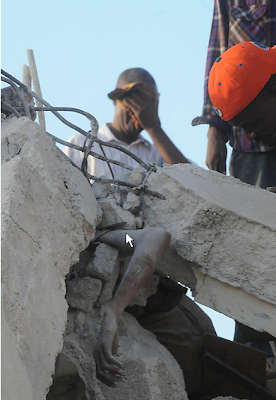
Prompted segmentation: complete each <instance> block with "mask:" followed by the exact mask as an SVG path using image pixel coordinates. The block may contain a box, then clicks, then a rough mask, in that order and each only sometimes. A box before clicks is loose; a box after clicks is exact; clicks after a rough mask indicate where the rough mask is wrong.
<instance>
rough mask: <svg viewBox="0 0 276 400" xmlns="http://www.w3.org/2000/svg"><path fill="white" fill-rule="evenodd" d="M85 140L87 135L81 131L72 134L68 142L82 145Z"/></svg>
mask: <svg viewBox="0 0 276 400" xmlns="http://www.w3.org/2000/svg"><path fill="white" fill-rule="evenodd" d="M84 140H85V136H84V135H82V134H81V133H76V134H75V135H73V136H71V137H70V138H69V139H68V140H67V142H69V143H73V144H76V145H78V146H82V145H83V143H84Z"/></svg>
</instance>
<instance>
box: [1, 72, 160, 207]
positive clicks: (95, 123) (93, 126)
mask: <svg viewBox="0 0 276 400" xmlns="http://www.w3.org/2000/svg"><path fill="white" fill-rule="evenodd" d="M1 73H2V74H3V75H4V76H6V77H7V78H8V80H11V81H13V82H15V83H16V84H17V85H18V86H20V87H21V88H22V89H23V90H24V91H25V92H26V93H28V94H29V95H31V96H32V97H35V98H36V99H37V100H38V101H40V102H41V103H42V104H43V105H44V106H45V107H30V106H29V105H28V111H29V113H30V109H33V110H35V111H51V112H52V113H53V114H54V115H55V116H56V117H57V118H58V119H59V120H61V121H62V122H63V123H64V124H65V125H67V126H69V127H70V128H72V129H74V130H76V131H77V132H79V133H81V134H82V135H84V136H85V137H86V138H88V139H91V141H92V144H91V147H92V145H93V141H95V142H97V143H98V144H99V146H100V148H101V150H102V151H103V154H104V157H102V156H100V155H98V154H97V157H98V158H100V159H104V161H106V162H107V163H108V165H109V169H110V171H111V174H112V176H113V178H114V175H113V172H112V169H111V167H110V164H109V162H110V163H113V164H116V165H120V166H122V167H123V168H126V169H129V170H132V169H133V168H132V167H130V166H126V165H125V164H123V163H120V162H118V161H115V160H111V159H108V158H107V157H106V155H105V152H104V150H103V148H102V146H106V147H112V148H115V149H117V150H119V151H121V152H123V153H125V154H127V155H128V156H130V157H131V158H133V159H134V160H135V161H136V162H137V163H138V164H140V165H141V166H142V167H143V168H144V169H145V170H146V171H148V172H150V173H151V172H152V171H153V167H152V166H150V165H148V164H146V163H144V162H143V161H142V160H141V159H140V158H139V157H137V156H136V155H135V154H133V153H131V152H130V151H128V150H127V149H125V148H124V147H121V146H119V145H115V144H113V143H112V144H111V143H108V142H104V141H102V140H100V139H98V138H97V137H96V134H97V132H98V128H99V125H98V121H97V120H96V118H95V117H93V115H91V114H89V113H88V112H85V111H82V110H79V109H76V108H72V107H52V106H51V105H50V104H49V103H48V102H46V101H45V100H44V99H42V98H41V97H40V96H38V95H37V94H36V93H35V92H33V91H32V90H31V89H29V88H28V87H27V86H26V85H24V84H23V83H22V82H20V81H19V80H18V79H16V78H14V77H13V76H12V75H10V74H9V73H7V72H6V71H4V70H2V69H1ZM8 83H10V84H11V82H8ZM18 89H19V88H17V90H18ZM24 100H25V98H24ZM23 104H24V107H14V108H13V107H12V108H13V109H14V110H15V111H16V110H18V109H24V110H25V106H26V104H25V102H24V101H23ZM57 111H73V112H77V113H80V114H82V115H84V116H85V117H87V118H88V119H89V120H90V123H91V131H92V135H91V133H90V132H86V131H84V130H83V129H81V128H80V127H78V126H76V125H74V124H72V123H71V122H69V121H67V120H66V119H65V118H64V117H63V116H62V115H60V114H59V113H58V112H57ZM11 112H13V114H15V113H14V111H12V110H11ZM49 136H52V137H53V139H54V140H55V141H57V142H59V143H62V144H64V145H65V146H68V147H73V148H75V147H74V145H72V144H71V143H68V142H65V141H62V140H61V139H59V138H56V137H55V136H53V135H51V134H49ZM88 146H90V144H89V145H88ZM91 147H90V150H88V151H87V146H85V147H82V148H80V149H81V151H83V152H86V154H87V157H88V155H90V154H91V155H93V156H94V157H96V153H93V152H92V151H91ZM80 149H78V150H80ZM63 154H64V153H63ZM67 158H68V160H69V161H70V163H71V164H72V165H74V166H75V167H76V168H78V169H79V170H81V169H80V168H79V167H78V166H77V165H76V164H75V163H74V162H73V161H72V160H71V159H70V158H69V157H67ZM86 163H87V162H86ZM86 166H87V164H86ZM84 168H85V164H84ZM82 172H84V171H82ZM85 172H86V173H85V175H86V177H87V179H92V180H94V181H101V182H108V183H114V184H118V185H121V186H128V187H131V188H134V189H135V188H136V189H139V190H142V191H143V192H145V193H147V194H150V195H152V196H155V197H159V198H161V199H165V197H164V196H163V195H161V194H160V193H157V192H154V191H152V190H150V189H147V188H146V187H145V182H143V183H142V185H140V186H139V187H137V186H136V185H134V184H131V183H128V182H124V181H121V180H118V179H109V178H99V177H97V176H94V175H91V174H89V173H88V172H87V169H86V171H85Z"/></svg>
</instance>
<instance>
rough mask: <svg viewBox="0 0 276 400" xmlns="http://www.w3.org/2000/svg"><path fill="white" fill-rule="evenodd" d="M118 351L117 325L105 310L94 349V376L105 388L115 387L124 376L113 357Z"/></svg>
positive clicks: (111, 313) (108, 311)
mask: <svg viewBox="0 0 276 400" xmlns="http://www.w3.org/2000/svg"><path fill="white" fill-rule="evenodd" d="M117 351H118V324H117V321H116V318H115V315H114V313H113V312H112V311H111V310H109V309H106V311H105V313H104V317H103V320H102V325H101V330H100V335H99V338H98V341H97V343H96V346H95V348H94V358H95V362H96V376H97V378H98V379H99V380H100V381H101V382H103V383H105V384H106V385H107V386H112V387H115V386H116V383H117V382H120V381H121V380H122V376H123V375H124V372H123V369H122V364H121V363H120V362H119V361H118V360H116V358H115V357H114V356H113V355H114V354H115V355H116V354H117Z"/></svg>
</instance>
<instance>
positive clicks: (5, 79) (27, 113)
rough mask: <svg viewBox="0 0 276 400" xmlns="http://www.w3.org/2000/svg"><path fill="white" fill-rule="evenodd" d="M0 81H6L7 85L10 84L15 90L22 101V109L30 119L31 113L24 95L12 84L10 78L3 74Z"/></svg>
mask: <svg viewBox="0 0 276 400" xmlns="http://www.w3.org/2000/svg"><path fill="white" fill-rule="evenodd" d="M1 81H3V82H5V83H8V84H9V85H11V87H12V88H13V89H14V90H15V92H16V93H17V94H18V96H19V98H20V100H21V101H22V104H23V106H24V111H25V113H26V116H27V117H28V118H30V119H32V117H31V113H30V110H29V106H28V104H27V102H26V99H25V97H24V95H23V94H22V91H21V90H20V89H19V88H18V87H17V86H16V85H15V84H14V82H13V81H12V80H10V79H7V78H4V77H3V76H1Z"/></svg>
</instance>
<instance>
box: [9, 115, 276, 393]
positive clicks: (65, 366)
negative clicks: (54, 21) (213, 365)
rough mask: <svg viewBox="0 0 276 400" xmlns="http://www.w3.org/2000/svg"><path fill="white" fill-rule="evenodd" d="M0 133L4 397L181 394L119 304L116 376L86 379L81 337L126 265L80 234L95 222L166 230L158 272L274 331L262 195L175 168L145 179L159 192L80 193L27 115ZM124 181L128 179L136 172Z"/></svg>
mask: <svg viewBox="0 0 276 400" xmlns="http://www.w3.org/2000/svg"><path fill="white" fill-rule="evenodd" d="M2 135H3V139H2V162H3V167H2V218H3V219H2V221H3V222H2V238H3V244H2V261H3V273H2V280H3V292H2V293H3V302H2V305H3V310H4V311H3V317H4V327H3V329H4V330H3V331H4V340H5V341H6V343H7V344H5V346H4V350H5V351H4V354H3V356H4V360H5V361H4V363H3V365H4V368H3V374H4V379H3V382H4V388H3V393H4V394H5V398H6V399H14V398H16V399H22V400H23V399H24V400H25V399H26V398H28V399H33V400H40V399H41V400H42V399H43V400H45V398H46V394H47V391H48V390H49V394H48V395H47V400H54V399H55V400H56V399H59V400H63V399H65V398H66V400H71V399H72V400H73V399H77V400H92V399H97V400H103V399H112V400H114V399H115V400H116V399H120V400H121V399H128V398H132V399H138V398H144V399H149V400H151V399H154V400H157V399H158V400H160V399H161V400H162V399H168V398H173V399H176V400H177V399H181V400H182V399H183V400H185V399H187V395H186V393H185V389H184V388H185V383H184V380H183V376H182V372H181V370H180V368H179V366H178V364H177V362H176V360H175V359H174V358H173V357H172V355H171V354H170V353H169V352H168V351H167V350H166V349H165V348H164V347H163V346H162V345H161V344H160V343H159V342H157V341H156V339H155V337H154V335H153V334H151V333H149V332H148V331H145V330H144V329H143V328H141V327H140V325H139V324H138V323H137V321H136V320H135V319H134V318H133V317H132V316H131V315H129V314H128V313H124V314H123V318H122V320H121V323H120V327H119V335H120V348H119V357H120V360H121V361H122V362H123V364H124V365H125V371H126V377H125V378H123V382H122V383H120V384H119V385H118V387H117V388H116V389H113V388H108V387H106V386H104V385H103V384H101V383H100V382H99V381H98V380H97V379H96V375H95V363H94V359H93V346H94V344H95V342H96V340H97V337H98V333H99V329H100V323H101V318H102V313H103V310H104V307H105V305H106V304H107V302H108V301H109V300H110V298H111V296H112V295H113V291H114V287H115V285H116V282H117V280H118V278H120V276H121V275H122V273H123V271H124V269H125V268H126V264H127V261H126V260H125V259H124V260H122V259H121V257H120V255H119V254H118V251H117V250H114V249H111V248H109V247H108V246H107V245H104V244H101V245H99V246H98V247H97V248H95V246H94V245H93V243H92V244H91V241H93V238H94V235H95V230H96V227H98V228H100V229H105V228H108V227H110V226H114V224H116V225H117V224H118V223H125V228H127V229H136V228H137V229H139V228H141V227H142V224H143V223H144V224H145V227H149V226H158V227H163V228H165V229H166V230H168V231H169V232H170V233H171V235H172V240H171V246H170V248H169V250H168V252H167V253H166V254H165V257H164V259H163V260H162V262H161V263H160V265H159V266H158V270H159V272H160V273H162V274H164V275H170V277H172V278H173V279H174V280H176V281H180V282H181V283H183V284H185V285H187V286H189V287H191V289H192V290H193V293H194V295H195V297H196V299H197V300H198V301H199V302H202V303H203V304H206V305H208V306H210V307H211V308H214V309H216V310H218V311H221V312H223V313H224V314H226V315H229V316H231V317H232V318H235V319H237V320H239V321H241V322H243V323H244V324H246V325H248V326H251V327H253V328H255V329H256V330H260V331H266V332H269V333H271V334H272V335H274V336H275V323H274V324H273V321H274V322H275V301H276V299H275V261H274V262H273V255H274V258H275V243H276V241H275V239H276V232H275V229H276V221H275V216H274V213H272V211H271V214H270V211H269V210H274V209H275V205H276V197H275V195H273V194H272V193H266V192H265V191H264V190H261V189H257V188H253V187H249V186H248V185H245V184H241V183H240V182H238V181H236V180H234V179H233V178H226V177H221V176H220V175H219V174H216V173H213V172H210V171H209V172H208V171H204V170H202V169H200V168H197V167H195V166H188V165H179V166H172V167H169V166H164V167H163V168H162V169H158V171H157V172H155V173H151V174H150V175H149V177H148V180H147V186H148V188H149V189H151V190H152V191H154V192H158V193H161V194H162V195H163V196H164V198H158V197H155V196H151V195H148V194H142V195H141V194H140V192H139V189H130V188H126V187H122V186H120V185H110V184H108V183H104V184H102V183H95V184H94V185H93V190H94V192H93V190H92V189H91V187H90V185H89V183H88V182H87V180H86V179H85V178H84V176H83V175H82V174H81V172H80V171H78V170H77V169H76V168H74V167H72V165H71V164H70V163H69V161H68V160H67V159H66V157H65V156H64V155H63V154H62V153H61V152H60V151H59V150H58V149H57V148H56V147H55V144H54V143H53V141H52V140H51V139H49V138H48V137H47V136H46V135H45V132H44V133H43V132H42V131H41V130H40V129H39V128H38V126H37V124H36V123H33V122H32V121H31V120H29V119H28V118H25V117H22V118H19V119H16V118H14V117H12V118H9V119H8V120H4V122H3V127H2ZM124 180H128V181H129V182H133V183H134V185H133V186H138V187H139V185H140V184H142V182H143V175H142V174H141V171H140V170H139V169H138V170H134V171H133V172H132V173H131V174H130V175H128V177H125V179H124ZM222 188H223V190H222ZM215 193H219V197H218V196H215V195H214V194H215ZM96 198H97V201H96ZM249 201H250V208H251V213H250V210H249V211H248V209H247V208H245V207H244V206H243V204H245V202H249ZM264 203H265V204H266V207H265V210H264V208H263V207H260V204H264ZM260 209H261V210H262V211H263V212H262V213H260V212H258V210H260ZM268 243H270V245H269V246H268V245H267V244H268ZM73 266H74V267H73ZM72 267H73V268H72ZM260 271H261V273H260ZM65 276H67V282H66V285H67V289H66V300H67V302H68V304H69V308H68V305H67V302H66V301H65V298H64V297H65ZM156 284H157V282H156V277H152V279H151V280H150V281H149V282H148V284H147V285H145V287H143V288H142V289H141V290H140V291H139V293H138V294H137V296H136V297H135V299H134V300H133V304H132V305H134V304H139V305H145V302H146V300H147V298H148V297H149V296H150V295H151V294H152V293H154V292H155V290H156ZM5 320H6V323H5ZM58 354H59V355H58ZM52 375H53V379H54V384H53V385H52V386H51V376H52ZM229 399H230V397H229Z"/></svg>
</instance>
